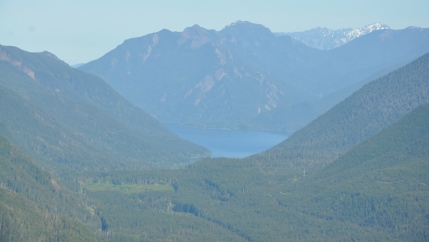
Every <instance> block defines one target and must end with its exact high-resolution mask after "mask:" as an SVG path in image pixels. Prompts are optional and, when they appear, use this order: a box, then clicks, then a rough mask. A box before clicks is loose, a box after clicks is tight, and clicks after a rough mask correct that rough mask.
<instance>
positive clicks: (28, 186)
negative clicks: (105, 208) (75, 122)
mask: <svg viewBox="0 0 429 242" xmlns="http://www.w3.org/2000/svg"><path fill="white" fill-rule="evenodd" d="M85 204H86V202H85V201H84V200H83V199H82V198H80V197H79V196H76V195H75V194H73V193H72V192H70V191H69V190H68V189H67V188H66V187H64V186H62V185H61V183H59V182H58V181H56V180H55V179H54V178H53V177H52V176H51V175H50V174H49V173H47V172H46V171H43V170H42V169H40V168H39V167H38V166H37V165H36V164H35V163H34V162H33V161H31V160H30V159H29V157H28V156H27V155H25V154H24V153H22V152H21V151H20V150H19V149H17V148H16V147H14V146H13V145H11V144H10V143H9V141H8V140H6V139H5V138H4V137H2V136H0V241H96V240H98V239H97V238H96V237H95V234H94V232H92V231H91V230H94V231H95V230H96V229H100V228H101V227H100V226H101V225H100V218H99V217H98V216H97V215H95V214H94V213H93V212H91V211H90V210H89V209H88V207H87V206H86V205H85ZM83 223H86V226H84V224H83ZM90 228H92V229H91V230H90Z"/></svg>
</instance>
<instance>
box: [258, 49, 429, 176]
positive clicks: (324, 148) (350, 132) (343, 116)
mask: <svg viewBox="0 0 429 242" xmlns="http://www.w3.org/2000/svg"><path fill="white" fill-rule="evenodd" d="M428 97H429V53H428V54H425V55H423V56H422V57H420V58H418V59H417V60H415V61H413V62H411V63H409V64H408V65H406V66H404V67H402V68H399V69H397V70H395V71H393V72H391V73H389V74H387V75H385V76H383V77H381V78H379V79H377V80H374V81H372V82H370V83H368V84H366V85H365V86H363V87H362V88H361V89H359V90H358V91H357V92H355V93H354V94H353V95H351V96H350V97H348V98H346V99H345V100H344V101H342V102H341V103H339V104H338V105H336V106H335V107H334V108H332V109H331V110H329V111H328V112H326V113H325V114H323V115H322V116H320V117H319V118H317V119H316V120H314V121H313V122H311V123H310V124H309V125H308V126H306V127H305V128H303V129H301V130H299V131H298V132H296V133H295V134H293V135H292V136H290V137H289V138H288V139H287V140H285V141H284V142H282V143H280V144H279V145H277V146H275V147H273V148H272V149H270V150H268V151H266V152H264V153H262V154H258V155H256V157H267V156H268V157H270V158H271V160H272V162H274V163H277V162H278V163H277V164H281V163H287V164H289V165H296V166H298V167H301V168H300V169H302V168H304V167H306V168H307V169H312V168H315V167H318V166H324V165H326V164H328V163H329V162H331V161H333V160H334V159H336V158H338V156H339V155H341V154H343V153H344V152H345V151H347V150H349V149H350V148H352V147H354V146H355V145H357V144H359V143H360V142H362V141H363V140H365V139H367V138H369V137H371V136H373V135H374V134H376V133H378V132H379V131H381V130H382V129H383V128H385V127H387V126H389V125H390V124H392V123H393V122H395V121H397V120H398V119H399V118H401V117H402V116H403V115H405V114H406V113H408V112H410V111H411V110H413V109H414V108H416V107H417V106H418V105H421V104H425V103H428V102H429V99H428ZM274 160H278V161H277V162H276V161H274Z"/></svg>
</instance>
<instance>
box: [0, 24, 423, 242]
mask: <svg viewBox="0 0 429 242" xmlns="http://www.w3.org/2000/svg"><path fill="white" fill-rule="evenodd" d="M427 35H428V30H427V29H420V28H407V29H404V30H379V31H373V32H372V33H369V34H367V35H364V36H361V37H359V38H356V39H355V40H353V41H351V42H350V43H348V44H346V45H344V46H341V47H338V48H335V49H332V50H329V51H323V50H317V49H314V48H310V47H307V46H306V45H304V44H302V43H300V42H297V41H296V40H293V39H291V38H290V37H287V36H281V37H278V36H275V35H274V34H272V33H271V32H270V31H269V30H268V29H266V28H265V27H263V26H261V25H254V24H251V23H247V22H238V23H235V24H233V25H231V26H228V27H226V28H225V29H224V30H222V31H220V32H216V31H214V30H205V29H203V28H201V27H199V26H193V27H192V28H189V29H187V30H186V31H184V32H183V33H174V32H170V31H168V30H163V31H161V32H159V33H154V34H152V35H148V36H145V37H142V38H136V39H132V40H127V41H125V42H124V44H123V45H121V46H119V47H118V48H117V49H116V50H114V51H113V52H110V53H108V54H106V56H105V57H103V58H101V59H100V60H97V61H96V62H100V63H104V64H106V63H107V64H108V65H109V66H110V68H111V69H109V70H110V72H109V73H110V74H111V76H110V75H108V77H116V78H118V79H114V80H115V82H117V83H116V85H117V87H116V88H123V91H126V90H128V89H127V88H131V87H135V86H134V85H136V84H138V83H139V80H141V79H138V78H137V77H134V79H126V78H124V79H119V78H120V77H125V76H134V73H135V72H137V73H138V74H145V75H143V76H145V78H146V77H147V76H146V74H147V73H151V74H150V75H149V77H151V78H150V79H147V80H146V81H147V83H146V84H147V88H148V89H149V90H151V91H152V93H148V94H144V95H152V94H153V93H155V92H156V91H157V90H168V91H171V92H172V91H173V90H174V88H175V89H176V91H177V90H179V92H176V93H181V92H180V90H181V89H180V87H193V86H192V85H195V84H189V83H188V82H187V81H188V80H189V79H188V77H189V78H190V77H195V76H196V77H198V76H200V77H201V76H202V77H205V76H206V73H207V70H211V71H213V73H219V72H217V71H219V69H221V70H223V71H224V72H225V73H226V74H222V73H221V74H222V75H223V76H224V77H223V78H219V79H215V77H216V76H212V78H213V81H215V80H216V82H214V84H213V85H212V86H211V84H210V83H213V82H211V81H210V78H208V79H207V81H206V82H202V83H200V85H199V86H197V87H196V88H193V89H192V91H191V92H190V93H189V95H188V96H187V97H188V98H192V100H191V101H190V103H189V104H192V105H195V102H196V100H199V101H198V102H197V104H198V105H196V106H199V105H202V104H204V102H205V100H206V97H207V98H208V97H210V98H213V97H216V96H215V95H214V96H211V95H212V93H211V92H212V91H214V90H217V89H216V88H219V89H218V90H220V91H224V94H223V96H222V95H220V94H222V92H220V94H219V92H218V94H219V96H220V97H229V99H226V100H227V102H226V103H225V101H224V102H222V103H220V104H219V106H222V107H223V109H226V110H229V111H228V112H230V114H231V115H232V114H234V115H235V116H234V115H232V116H231V118H229V116H228V113H227V112H225V113H223V115H225V116H224V117H225V119H226V121H231V120H232V122H230V123H229V124H230V125H232V124H234V125H238V126H240V125H241V126H243V125H248V127H253V126H252V125H254V127H267V126H268V125H270V126H269V127H271V128H272V127H274V126H275V125H278V126H277V127H289V128H288V129H286V128H285V129H284V130H289V131H291V130H296V129H298V127H300V126H304V127H303V128H301V129H299V130H297V131H296V132H294V133H293V134H292V135H291V136H290V137H289V138H288V139H286V140H285V141H283V142H282V143H280V144H278V145H277V146H275V147H273V148H271V149H269V150H267V151H265V152H262V153H260V154H256V155H253V156H250V157H247V158H243V159H228V158H209V157H207V156H208V152H207V150H205V149H204V148H202V147H199V146H197V145H194V144H192V143H189V142H186V141H183V140H181V139H180V138H179V137H177V136H175V135H173V134H172V133H170V132H168V131H167V130H166V129H165V128H164V127H163V126H162V125H161V124H160V123H159V122H158V121H157V120H156V119H155V118H154V117H152V116H151V115H149V114H147V113H145V112H144V111H142V110H141V109H139V108H137V107H136V106H134V105H133V104H131V103H130V102H129V101H127V100H126V99H125V98H123V97H122V96H121V95H120V94H118V92H116V91H115V89H116V88H115V89H114V88H112V87H110V86H109V85H108V84H107V83H106V82H105V81H104V80H103V79H101V78H100V77H97V76H95V75H93V74H88V73H85V72H83V71H81V70H79V69H75V68H72V67H70V66H68V65H67V64H66V63H64V62H62V61H61V60H59V59H58V58H56V57H55V56H54V55H53V54H51V53H49V52H42V53H29V52H26V51H23V50H20V49H18V48H16V47H6V46H0V241H33V240H37V241H285V240H291V241H345V240H351V241H357V240H360V241H385V240H387V241H427V240H428V239H429V232H428V231H429V187H428V184H429V179H428V176H427V174H428V172H429V163H428V161H429V159H428V157H429V122H428V119H429V98H428V97H429V51H426V53H423V54H419V53H421V52H422V51H424V50H425V48H429V47H428V46H427V43H428V42H427V41H426V38H427ZM219 36H223V37H222V38H223V39H222V38H220V37H219ZM179 37H180V38H179ZM181 38H183V39H182V41H179V42H177V41H178V40H180V39H181ZM165 39H167V40H168V41H163V40H165ZM212 39H217V40H219V42H213V41H212ZM222 40H223V42H222ZM155 42H156V43H157V44H154V43H155ZM213 43H216V44H217V47H216V48H217V49H218V51H217V52H216V51H215V50H216V48H215V49H213V48H214V47H213V46H214V44H213ZM222 43H223V44H222ZM148 44H154V45H153V46H151V47H150V48H149V47H148ZM177 46H179V48H178V47H177ZM131 47H133V48H131ZM161 47H162V48H161ZM134 48H136V49H138V50H140V52H138V51H137V52H131V50H134ZM165 49H168V51H164V50H165ZM127 51H128V52H127ZM145 51H146V52H145ZM228 51H229V52H228ZM213 52H214V54H213ZM118 53H120V54H125V56H122V57H121V55H119V54H118ZM141 53H146V54H147V55H143V54H141ZM148 53H149V54H148ZM222 53H228V55H227V54H224V55H222ZM140 54H141V55H140ZM222 56H223V59H222V58H221V57H222ZM285 56H286V57H285ZM120 57H121V58H123V59H121V58H120ZM184 57H186V58H184ZM304 57H305V58H304ZM309 57H312V58H309ZM127 58H128V60H127ZM136 59H137V60H139V61H142V63H141V62H136V61H135V60H136ZM213 60H215V62H214V63H216V61H217V62H219V63H218V64H217V65H215V66H214V67H213V66H210V64H211V63H213ZM222 60H224V62H222ZM251 60H253V61H251ZM254 60H257V61H256V62H255V61H254ZM96 62H93V63H89V64H87V65H84V66H82V67H81V68H82V69H85V68H89V67H91V66H92V67H94V66H96V65H95V64H96ZM160 63H161V64H162V65H159V64H160ZM221 63H224V64H223V65H222V64H221ZM231 63H234V65H233V64H231ZM236 63H240V65H238V64H236ZM255 63H256V64H255ZM104 64H103V65H104ZM146 64H147V66H146ZM197 64H198V66H197V67H198V68H197V67H193V66H192V65H197ZM103 65H101V64H100V66H99V67H100V69H99V70H103V68H102V67H103ZM239 66H241V69H240V68H239ZM310 67H311V68H310ZM94 68H95V67H94ZM124 68H128V69H126V70H128V71H129V73H126V74H124V73H122V71H123V70H125V69H124ZM162 68H164V71H162ZM210 68H211V69H210ZM228 68H229V69H228ZM234 68H235V69H234ZM276 68H277V69H276ZM306 68H310V69H306ZM119 70H121V71H119ZM154 70H155V71H154ZM171 70H175V71H176V72H175V73H176V74H177V76H179V77H181V78H182V79H174V78H172V77H174V75H173V74H171V73H170V72H168V71H171ZM235 70H236V71H237V75H238V74H241V75H242V78H238V77H236V78H230V75H231V73H235V72H234V71H235ZM276 70H277V71H278V72H275V71H276ZM326 70H330V71H329V72H326ZM152 71H154V72H152ZM230 71H231V72H230ZM210 73H211V72H210ZM261 73H262V74H264V75H263V78H262V77H261V76H260V75H259V74H261ZM179 74H180V75H179ZM213 75H214V74H213ZM222 75H220V76H222ZM247 75H248V76H247ZM283 75H284V77H285V79H287V80H290V81H288V82H286V84H287V85H285V86H286V87H288V88H289V89H288V88H286V89H282V91H283V94H284V96H287V98H288V100H290V102H291V103H293V100H295V103H294V104H293V105H292V104H291V106H290V107H289V106H287V105H285V104H283V105H280V104H279V103H280V98H279V99H278V103H277V106H276V108H275V106H273V105H271V104H272V103H271V104H270V103H269V104H270V105H271V106H268V107H271V110H269V111H272V112H268V109H265V111H264V112H265V113H264V112H262V111H261V114H260V115H259V118H260V119H258V120H257V121H258V122H256V121H255V120H256V119H250V120H251V121H249V123H247V122H246V121H245V120H247V119H239V118H238V116H239V115H241V114H242V113H240V110H241V109H243V110H244V109H246V108H247V106H248V103H247V102H250V103H251V102H252V99H246V97H249V96H252V95H254V93H252V92H250V91H249V90H258V88H256V87H261V86H262V87H266V86H264V85H268V84H270V85H268V86H269V87H270V88H271V90H280V88H279V87H281V85H283V84H284V83H283V84H281V83H282V82H279V83H277V82H274V80H276V78H279V80H280V79H281V80H283V79H282V78H281V77H283ZM137 76H139V75H137ZM238 76H239V75H238ZM246 76H247V77H246ZM274 77H276V78H274ZM286 77H287V78H286ZM165 78H172V83H173V84H174V85H173V87H174V88H172V87H171V86H168V85H166V84H165V82H161V80H165ZM261 79H262V81H261ZM203 80H205V79H203ZM251 80H259V81H260V82H258V83H257V85H255V83H253V84H252V81H251ZM291 80H295V81H297V82H292V81H291ZM239 81H240V82H239ZM108 82H109V83H114V81H113V79H110V80H108ZM248 83H250V84H252V85H253V86H252V85H250V84H248ZM259 83H260V84H259ZM122 84H123V86H122ZM151 84H153V85H152V86H151ZM155 84H156V85H155ZM238 84H240V85H238ZM244 84H248V85H244ZM292 84H293V85H292ZM187 85H189V86H187ZM222 85H223V86H222ZM273 85H274V86H275V87H276V88H277V89H275V88H274V86H273ZM113 86H114V85H113ZM210 86H211V88H208V87H210ZM219 86H221V87H219ZM227 87H228V88H227ZM234 88H235V89H237V90H239V92H233V91H234V90H235V89H234ZM252 88H253V89H252ZM134 89H136V88H134ZM182 89H183V88H182ZM129 90H131V89H129ZM204 90H205V95H196V94H201V92H204ZM264 90H266V89H264ZM182 91H184V93H185V94H186V93H188V92H189V90H188V89H186V88H184V89H183V90H182ZM286 91H288V92H286ZM298 91H299V92H298ZM322 91H323V94H324V95H319V96H318V95H316V94H317V93H318V94H320V93H321V92H322ZM135 93H140V94H141V90H138V91H136V92H135ZM249 93H250V95H249ZM276 93H277V96H278V97H280V96H281V95H280V91H278V92H276ZM286 94H287V95H286ZM171 95H172V94H171V93H170V92H169V95H167V96H166V98H165V101H163V103H164V105H165V106H167V104H168V102H167V100H168V98H172V97H174V98H173V100H176V101H175V102H176V104H175V105H177V106H170V108H172V109H171V110H170V111H171V112H173V111H174V112H176V114H177V115H182V116H181V117H182V119H186V118H187V120H188V122H183V123H184V124H189V125H191V124H194V123H193V122H190V120H191V118H193V119H194V120H195V122H196V120H204V119H202V118H201V119H196V118H195V116H194V117H191V116H189V117H187V116H186V115H191V114H192V112H191V111H189V110H188V111H187V110H186V108H187V107H186V105H184V106H180V104H181V101H180V98H182V96H180V95H176V96H174V95H173V96H171ZM185 96H186V95H185ZM263 97H266V95H265V96H264V95H262V96H257V95H255V96H254V99H256V100H264V99H263ZM140 98H141V100H144V98H145V97H144V96H142V95H140ZM234 98H235V99H237V100H235V99H234ZM239 98H242V99H241V102H240V99H239ZM258 98H259V99H258ZM271 98H273V96H271ZM297 99H299V100H301V101H300V102H297V101H296V100H297ZM148 100H150V99H149V98H148ZM156 100H157V99H155V101H153V100H152V104H153V105H154V104H156V103H157V101H156ZM213 100H215V101H218V100H224V99H216V98H214V99H213ZM276 100H277V99H276ZM188 101H189V100H188ZM213 102H214V101H213ZM337 102H338V103H337ZM171 103H174V102H171ZM240 103H241V106H239V108H237V107H236V106H235V107H234V108H232V107H231V109H228V108H229V106H228V105H227V104H237V105H238V104H240ZM171 105H173V104H171ZM192 105H191V106H192ZM207 105H208V104H207ZM157 107H158V108H159V107H160V106H157ZM292 107H293V108H292ZM180 108H183V109H180ZM176 109H177V110H176ZM322 110H327V111H326V112H323V113H320V115H319V116H318V117H317V118H315V116H317V115H316V113H318V112H322ZM202 111H205V112H207V113H210V111H213V112H214V113H211V116H209V118H207V120H209V121H210V122H211V123H210V125H209V124H208V122H209V121H206V122H207V123H206V124H204V123H203V125H205V126H217V125H222V127H227V126H225V124H226V122H223V123H221V122H220V121H219V119H216V118H217V117H216V115H220V113H219V112H220V111H216V112H215V110H214V109H213V110H210V109H207V110H204V109H201V113H200V115H201V117H204V116H203V114H204V112H202ZM182 112H183V113H184V114H181V113H182ZM236 113H238V114H236ZM243 113H245V112H243ZM185 114H186V115H185ZM268 114H270V115H268ZM292 114H294V115H297V114H300V115H304V114H305V115H307V116H305V118H304V117H302V116H301V117H300V118H296V119H295V122H296V125H295V126H291V122H292V121H291V120H292V119H291V116H293V115H292ZM165 115H166V114H165ZM165 117H167V115H166V116H165ZM171 117H173V115H171ZM263 117H269V118H263ZM156 118H158V119H160V118H159V116H156ZM210 118H212V119H213V120H211V119H210ZM304 119H306V120H307V121H305V122H304V121H303V120H304ZM166 120H169V119H166ZM216 120H218V121H216ZM269 120H271V122H269ZM173 121H174V120H173ZM182 121H183V120H182ZM215 121H216V122H218V123H215ZM240 122H243V123H240ZM259 122H260V123H259ZM306 122H308V123H309V124H307V125H304V123H306ZM256 124H259V126H257V125H256ZM234 125H232V126H231V127H233V126H234ZM263 125H267V126H263ZM243 128H246V127H243ZM195 160H197V161H195ZM191 161H195V162H191Z"/></svg>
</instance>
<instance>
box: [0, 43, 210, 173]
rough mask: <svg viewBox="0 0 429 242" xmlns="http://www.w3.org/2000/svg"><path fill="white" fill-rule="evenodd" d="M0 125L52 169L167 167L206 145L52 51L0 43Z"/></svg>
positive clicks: (200, 152)
mask: <svg viewBox="0 0 429 242" xmlns="http://www.w3.org/2000/svg"><path fill="white" fill-rule="evenodd" d="M0 52H1V54H2V57H1V61H0V73H1V75H0V87H1V92H2V95H1V96H0V98H1V99H2V102H1V103H0V107H1V109H0V111H1V113H2V115H1V116H0V121H1V123H2V124H3V125H2V126H1V128H0V130H1V131H2V133H1V134H3V135H6V136H7V137H8V138H9V139H10V140H12V141H13V142H14V143H15V144H17V145H19V146H20V147H22V148H23V149H24V150H25V151H26V152H28V153H29V154H30V155H31V156H32V157H34V159H35V160H36V161H38V162H40V164H43V165H44V167H46V168H47V167H49V169H54V170H55V169H56V170H57V171H59V170H58V169H60V168H61V169H64V171H67V169H69V168H73V169H74V170H78V171H79V170H84V169H92V170H111V169H147V168H155V167H172V166H174V165H180V164H181V163H187V162H189V160H190V158H195V157H201V156H205V155H207V151H206V150H205V149H204V148H202V147H199V146H196V145H194V144H191V143H190V142H187V141H184V140H181V139H179V138H178V137H177V136H176V135H173V134H171V133H170V132H169V131H168V130H167V129H165V128H164V127H163V126H162V125H161V124H159V123H158V122H157V121H156V120H155V119H153V118H152V117H150V116H149V115H148V114H146V113H144V112H143V111H141V110H140V109H138V108H135V107H134V106H132V105H131V104H129V103H128V102H127V101H126V100H125V99H123V98H121V97H120V96H119V95H118V94H117V93H116V92H115V91H113V90H112V89H111V88H110V87H109V86H108V85H107V84H106V83H104V81H102V80H101V79H99V78H97V77H95V76H92V75H88V74H85V73H83V72H81V71H78V70H76V69H74V68H71V67H69V66H68V65H67V64H65V63H63V62H62V61H60V60H58V59H56V57H54V56H53V55H52V54H49V53H46V52H44V53H28V52H25V51H22V50H19V49H17V48H14V47H1V48H0Z"/></svg>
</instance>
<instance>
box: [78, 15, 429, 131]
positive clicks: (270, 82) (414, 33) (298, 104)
mask: <svg viewBox="0 0 429 242" xmlns="http://www.w3.org/2000/svg"><path fill="white" fill-rule="evenodd" d="M428 42H429V30H428V29H416V28H408V29H403V30H390V29H386V30H380V31H373V32H372V33H370V34H367V35H364V36H362V37H360V38H357V39H355V40H354V41H352V42H350V43H348V44H347V45H344V46H342V47H339V48H336V49H333V50H331V51H322V50H317V49H314V48H310V47H308V46H306V45H305V44H302V43H301V42H299V41H297V40H294V39H292V38H291V37H289V36H276V35H275V34H273V33H272V32H271V31H270V30H269V29H268V28H265V27H264V26H262V25H258V24H252V23H249V22H236V23H234V24H231V25H229V26H227V27H225V28H224V29H223V30H221V31H214V30H207V29H204V28H202V27H200V26H197V25H195V26H193V27H190V28H187V29H185V30H184V31H183V32H171V31H168V30H162V31H160V32H158V33H153V34H149V35H146V36H143V37H138V38H134V39H129V40H126V41H124V43H123V44H121V45H119V46H118V47H117V48H116V49H114V50H112V51H110V52H109V53H107V54H106V55H104V56H103V57H101V58H99V59H97V60H94V61H92V62H89V63H87V64H85V65H82V66H80V67H79V69H81V70H84V71H86V72H90V73H93V74H96V75H98V76H100V77H101V78H103V79H105V80H106V81H107V82H108V83H109V84H110V85H111V86H112V87H113V88H114V89H115V90H117V91H118V92H119V93H120V94H121V95H123V96H124V97H125V98H127V99H128V100H129V101H131V102H132V103H133V104H135V105H136V106H138V107H140V108H142V109H143V110H144V111H146V112H148V113H150V114H151V115H153V116H154V117H156V118H157V119H158V120H159V121H161V122H170V123H179V124H181V125H190V126H202V127H206V128H232V129H238V128H243V129H274V130H282V131H283V132H286V133H289V134H290V133H293V132H295V131H297V130H298V129H299V128H302V127H303V126H305V125H306V124H307V123H309V122H310V121H311V120H313V119H314V118H316V117H317V116H319V115H321V114H323V113H324V112H325V111H327V110H328V109H329V108H331V107H332V106H334V105H335V104H336V103H338V102H340V101H341V100H343V99H344V98H345V97H347V96H348V95H350V94H352V93H353V92H354V91H356V90H357V89H358V88H359V87H361V86H362V85H364V84H365V83H366V82H369V81H370V80H372V79H374V78H376V77H379V76H381V75H383V74H385V73H387V72H388V71H391V70H393V69H395V68H397V67H399V66H401V65H404V64H405V63H407V62H409V61H411V60H412V59H414V58H417V57H418V56H420V55H423V54H424V53H426V52H428V51H429V46H428V45H427V43H428ZM278 120H283V122H278Z"/></svg>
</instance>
